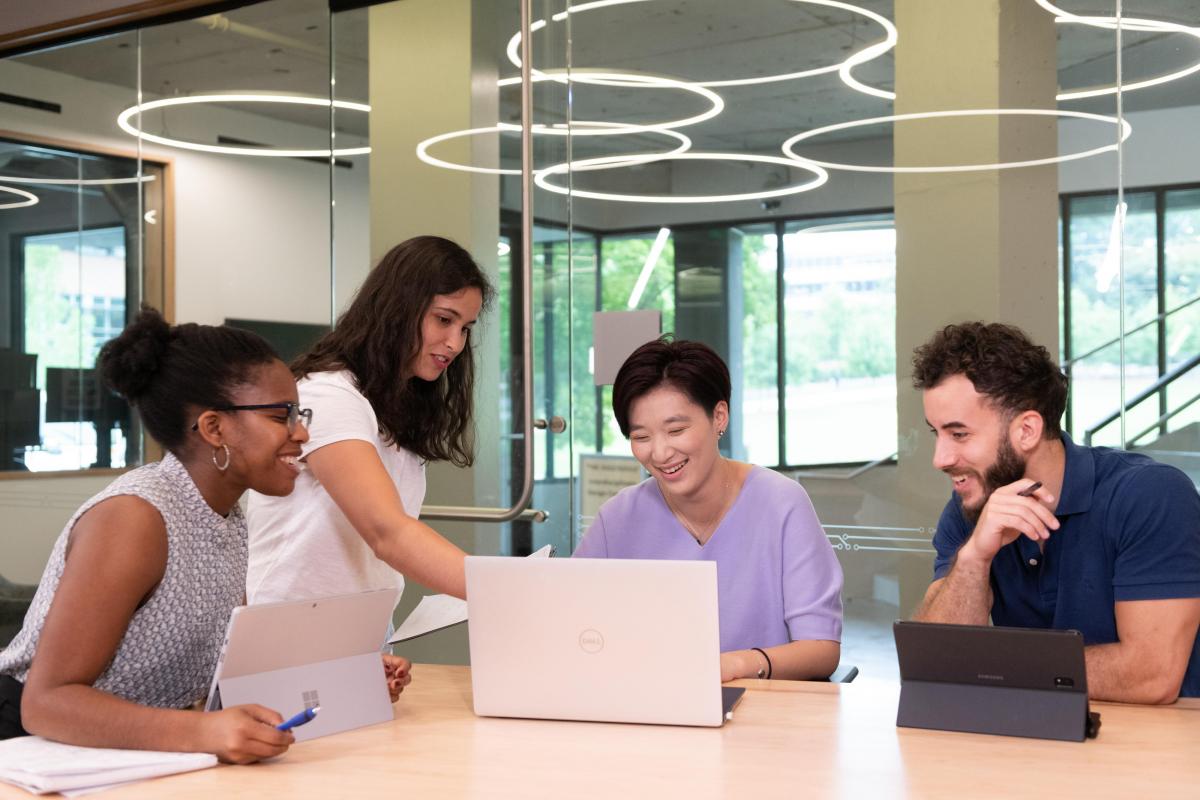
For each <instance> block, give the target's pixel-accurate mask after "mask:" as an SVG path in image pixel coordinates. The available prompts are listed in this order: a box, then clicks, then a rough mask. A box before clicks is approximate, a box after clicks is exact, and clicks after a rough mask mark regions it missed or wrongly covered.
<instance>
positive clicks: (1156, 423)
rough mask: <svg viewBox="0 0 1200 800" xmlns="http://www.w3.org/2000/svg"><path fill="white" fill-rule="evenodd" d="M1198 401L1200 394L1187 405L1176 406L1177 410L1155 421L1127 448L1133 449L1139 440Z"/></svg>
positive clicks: (1132, 440) (1129, 442) (1131, 440)
mask: <svg viewBox="0 0 1200 800" xmlns="http://www.w3.org/2000/svg"><path fill="white" fill-rule="evenodd" d="M1197 400H1200V394H1197V395H1195V396H1194V397H1192V399H1191V400H1188V401H1187V402H1186V403H1182V404H1181V405H1179V406H1176V407H1175V408H1173V409H1172V410H1170V411H1168V412H1167V413H1165V414H1163V415H1162V416H1160V417H1159V418H1158V419H1156V420H1154V424H1153V425H1151V426H1150V427H1148V428H1146V430H1144V431H1142V432H1141V433H1139V434H1138V435H1137V436H1134V437H1133V438H1132V439H1130V440H1129V441H1127V442H1126V443H1125V445H1126V446H1127V447H1133V446H1134V445H1135V444H1137V442H1138V440H1139V439H1141V438H1143V437H1145V436H1148V435H1150V434H1151V433H1153V432H1154V429H1155V428H1158V427H1160V426H1161V425H1162V424H1163V423H1164V422H1167V421H1168V420H1170V419H1172V418H1173V417H1174V416H1175V415H1176V414H1178V413H1179V412H1181V411H1183V410H1184V409H1186V408H1188V407H1190V406H1191V405H1192V404H1193V403H1195V402H1196V401H1197Z"/></svg>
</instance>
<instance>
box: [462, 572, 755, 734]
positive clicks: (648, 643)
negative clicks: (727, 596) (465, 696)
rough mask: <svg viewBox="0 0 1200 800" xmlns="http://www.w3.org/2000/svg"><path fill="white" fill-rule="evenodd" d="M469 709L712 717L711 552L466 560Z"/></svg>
mask: <svg viewBox="0 0 1200 800" xmlns="http://www.w3.org/2000/svg"><path fill="white" fill-rule="evenodd" d="M467 603H468V605H469V618H468V622H467V629H468V638H469V640H470V648H471V685H472V689H473V694H474V703H475V713H476V714H479V715H480V716H492V717H528V718H538V719H561V720H587V721H593V722H638V723H657V724H666V725H705V726H714V727H715V726H719V725H721V724H723V722H724V721H725V719H726V718H727V714H728V712H730V711H731V709H732V706H733V705H734V704H735V703H736V702H737V699H738V698H739V697H740V696H741V694H742V693H743V692H744V690H743V689H732V688H726V689H724V691H723V690H722V686H721V640H720V632H719V626H720V623H719V618H718V614H717V565H716V564H715V563H714V562H711V561H657V560H629V559H591V558H579V559H557V558H555V559H527V558H496V557H483V556H469V557H468V558H467Z"/></svg>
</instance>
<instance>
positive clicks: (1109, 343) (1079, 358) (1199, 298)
mask: <svg viewBox="0 0 1200 800" xmlns="http://www.w3.org/2000/svg"><path fill="white" fill-rule="evenodd" d="M1194 303H1200V294H1198V295H1196V296H1195V297H1193V298H1192V299H1191V300H1188V301H1187V302H1185V303H1182V304H1180V305H1178V306H1175V308H1172V309H1171V310H1170V311H1164V312H1163V313H1161V314H1157V315H1155V316H1153V317H1151V318H1150V319H1148V320H1146V321H1145V322H1143V323H1142V324H1141V325H1138V326H1137V327H1136V328H1130V329H1129V330H1127V331H1125V333H1123V334H1121V335H1120V336H1118V337H1116V338H1115V339H1109V340H1108V341H1107V342H1104V343H1103V344H1098V345H1096V346H1095V347H1093V348H1092V349H1091V350H1088V351H1087V352H1086V353H1084V354H1083V355H1081V356H1075V357H1074V358H1072V359H1071V360H1070V361H1065V362H1063V366H1064V367H1070V366H1073V365H1074V364H1077V363H1079V362H1080V361H1083V360H1084V359H1085V358H1090V357H1092V356H1094V355H1096V353H1099V352H1100V351H1101V350H1103V349H1104V348H1106V347H1112V346H1113V345H1114V344H1116V343H1117V342H1119V341H1121V339H1123V338H1128V337H1130V336H1132V335H1133V334H1135V333H1137V332H1138V331H1140V330H1145V329H1146V328H1149V327H1150V326H1151V325H1153V324H1155V323H1157V322H1161V321H1163V320H1164V319H1166V318H1167V317H1169V316H1171V315H1172V314H1174V313H1176V312H1179V311H1183V310H1184V309H1185V308H1187V307H1188V306H1190V305H1193V304H1194Z"/></svg>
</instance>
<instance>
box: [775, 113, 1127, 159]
mask: <svg viewBox="0 0 1200 800" xmlns="http://www.w3.org/2000/svg"><path fill="white" fill-rule="evenodd" d="M993 115H995V116H1038V117H1068V118H1073V119H1086V120H1092V121H1095V122H1104V123H1107V124H1110V125H1116V126H1117V127H1118V128H1119V129H1120V131H1121V135H1120V140H1121V141H1122V142H1124V141H1125V140H1126V139H1128V138H1129V135H1130V134H1131V133H1132V132H1133V126H1131V125H1130V124H1129V121H1128V120H1123V119H1118V118H1117V117H1110V116H1105V115H1103V114H1087V113H1084V112H1082V111H1064V110H1062V109H1057V108H980V109H956V110H952V111H924V112H918V113H913V114H893V115H891V116H886V117H872V118H870V119H857V120H851V121H850V122H840V123H837V124H836V125H825V126H823V127H820V128H813V129H812V130H809V131H804V132H802V133H798V134H796V135H795V136H793V137H791V138H790V139H788V140H787V141H786V142H784V143H783V152H784V154H786V155H787V156H788V157H789V158H794V159H797V161H798V162H800V163H802V164H805V165H807V164H817V165H819V166H822V167H825V168H826V169H832V170H844V171H847V172H881V173H891V174H898V173H939V172H982V171H987V170H996V169H1018V168H1020V167H1036V166H1042V165H1046V164H1061V163H1063V162H1066V161H1077V160H1079V159H1081V158H1090V157H1092V156H1096V155H1100V154H1101V153H1107V152H1111V151H1115V150H1116V149H1117V144H1116V143H1113V144H1106V145H1103V146H1102V147H1094V148H1092V149H1090V150H1084V151H1081V152H1078V153H1068V154H1067V155H1060V156H1053V157H1050V158H1034V159H1029V160H1026V161H1003V162H999V163H996V164H955V165H950V166H923V167H876V166H868V165H864V164H842V163H838V162H836V161H821V160H819V159H815V158H812V157H811V156H804V155H800V154H799V153H797V152H796V151H795V149H794V148H795V146H796V145H797V144H799V143H800V142H802V141H807V140H809V139H813V138H816V137H818V136H821V135H823V134H826V133H833V132H834V131H844V130H850V129H852V128H862V127H866V126H869V125H879V124H881V123H884V122H891V123H896V122H906V121H910V120H917V119H942V118H946V117H984V116H993Z"/></svg>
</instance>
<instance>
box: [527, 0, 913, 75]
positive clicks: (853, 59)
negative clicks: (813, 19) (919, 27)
mask: <svg viewBox="0 0 1200 800" xmlns="http://www.w3.org/2000/svg"><path fill="white" fill-rule="evenodd" d="M645 2H650V0H594V2H590V3H580V4H579V5H574V6H571V7H570V8H568V9H567V10H566V11H560V12H559V13H557V14H554V15H553V16H551V17H550V19H551V21H553V22H562V21H563V20H565V19H566V18H567V17H568V16H574V15H576V14H580V13H583V12H585V11H592V10H594V9H597V8H606V7H609V6H620V5H630V4H633V3H645ZM791 2H794V3H802V4H804V5H811V6H823V7H826V8H836V9H840V10H842V11H848V12H850V13H851V14H856V15H858V16H862V17H866V18H867V19H869V20H871V21H873V22H875V23H877V24H878V25H879V26H880V27H881V28H883V31H884V38H883V40H881V41H879V42H876V43H874V44H871V45H868V46H867V47H864V48H863V49H862V50H859V51H857V52H855V53H851V54H850V56H848V57H847V58H846V59H845V60H843V61H840V62H838V63H835V64H827V65H825V66H822V67H814V68H812V69H806V70H800V71H798V72H784V73H779V74H777V75H759V76H755V77H752V78H730V79H727V80H719V81H689V83H691V84H692V85H695V86H703V87H706V88H709V89H712V88H720V87H725V86H751V85H754V84H762V83H777V82H779V81H790V80H797V79H800V78H810V77H813V76H816V75H824V74H827V73H830V72H840V71H841V70H844V69H847V68H848V65H849V66H852V65H854V64H865V63H866V62H868V61H870V60H871V59H873V58H878V57H879V56H881V55H883V54H884V53H886V52H887V51H889V50H891V49H892V48H893V47H895V46H896V41H897V31H896V26H895V25H894V24H893V23H892V21H891V20H890V19H888V18H887V17H885V16H883V15H882V14H877V13H875V12H874V11H871V10H870V9H868V8H863V7H862V6H858V5H854V4H852V3H844V2H841V0H791ZM546 24H547V23H546V20H544V19H543V20H538V21H537V22H535V23H533V25H532V26H530V32H531V33H532V32H533V31H538V30H541V29H542V28H545V27H546ZM520 51H521V34H520V32H519V31H518V32H517V33H516V34H514V35H513V36H512V38H510V39H509V40H508V45H507V46H506V47H505V52H506V53H507V54H508V60H509V61H510V62H511V63H512V64H513V66H515V67H517V68H520V66H521V52H520ZM533 74H534V76H535V77H536V76H538V75H541V74H544V73H542V72H541V71H539V70H534V71H533ZM553 80H557V81H559V82H560V83H565V82H566V79H565V78H553Z"/></svg>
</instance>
